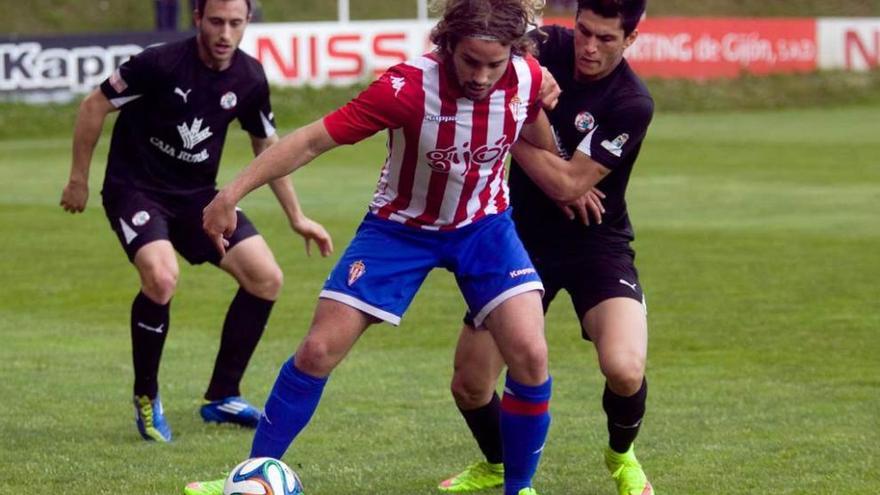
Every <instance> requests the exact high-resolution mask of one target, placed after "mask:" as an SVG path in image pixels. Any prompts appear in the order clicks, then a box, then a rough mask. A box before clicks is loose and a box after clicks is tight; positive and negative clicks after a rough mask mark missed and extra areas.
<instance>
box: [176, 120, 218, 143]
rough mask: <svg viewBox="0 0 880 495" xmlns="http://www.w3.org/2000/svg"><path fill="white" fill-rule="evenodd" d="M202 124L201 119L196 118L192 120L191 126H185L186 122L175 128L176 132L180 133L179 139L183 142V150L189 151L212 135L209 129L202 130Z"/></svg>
mask: <svg viewBox="0 0 880 495" xmlns="http://www.w3.org/2000/svg"><path fill="white" fill-rule="evenodd" d="M202 122H203V119H197V118H196V119H193V123H192V125H191V126H187V125H186V122H184V123H182V124H180V125H178V126H177V132H179V133H180V139H182V140H183V147H184V148H186V149H188V150H191V149H193V148H194V147H195V146H196V145H197V144H199V143H201V142H202V141H204V140H205V139H208V138H209V137H211V136H213V135H214V133H212V132H211V128H210V127H205V128H204V129H202Z"/></svg>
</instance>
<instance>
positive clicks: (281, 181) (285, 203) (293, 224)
mask: <svg viewBox="0 0 880 495" xmlns="http://www.w3.org/2000/svg"><path fill="white" fill-rule="evenodd" d="M278 141H280V138H279V137H278V135H277V134H272V135H271V136H269V137H266V138H259V137H256V136H253V135H252V136H251V148H252V149H253V150H254V156H259V155H260V153H262V152H263V151H265V150H266V149H268V148H269V147H270V146H272V145H273V144H275V143H277V142H278ZM269 187H270V188H272V192H273V193H274V194H275V197H276V198H277V199H278V203H280V204H281V209H283V210H284V214H285V215H286V216H287V221H288V222H289V223H290V228H292V229H293V230H294V232H296V233H297V234H299V235H300V236H302V238H303V239H305V241H306V254H307V255H309V256H311V255H312V241H315V244H317V245H318V250H319V251H320V252H321V256H324V257H326V256H329V255H330V254H332V253H333V239H332V238H331V237H330V233H328V232H327V229H325V228H324V226H323V225H321V224H320V223H318V222H316V221H314V220H312V219H311V218H309V217H307V216H306V215H305V213H303V210H302V206H300V204H299V198H298V197H297V194H296V189H295V188H294V187H293V182H292V181H291V180H290V177H287V176H285V177H279V178H277V179H275V180H273V181H271V182H269Z"/></svg>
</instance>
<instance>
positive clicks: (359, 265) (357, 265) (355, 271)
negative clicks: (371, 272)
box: [348, 260, 367, 287]
mask: <svg viewBox="0 0 880 495" xmlns="http://www.w3.org/2000/svg"><path fill="white" fill-rule="evenodd" d="M365 273H367V265H365V264H364V262H363V261H361V260H357V261H355V262H354V263H352V264H350V265H348V286H349V287H351V286H352V285H354V283H355V282H357V281H358V279H359V278H361V277H363V276H364V274H365Z"/></svg>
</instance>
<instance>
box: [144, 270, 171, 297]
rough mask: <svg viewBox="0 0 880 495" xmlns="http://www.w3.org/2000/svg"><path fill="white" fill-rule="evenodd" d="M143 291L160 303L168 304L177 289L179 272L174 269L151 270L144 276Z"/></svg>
mask: <svg viewBox="0 0 880 495" xmlns="http://www.w3.org/2000/svg"><path fill="white" fill-rule="evenodd" d="M141 290H142V291H143V293H144V294H145V295H146V296H147V297H149V298H150V299H151V300H153V301H154V302H156V303H158V304H167V303H168V301H170V300H171V298H172V297H173V296H174V291H175V290H177V273H176V272H174V271H173V270H167V269H156V270H151V271H150V272H149V273H147V274H146V275H145V276H144V277H143V286H142V287H141Z"/></svg>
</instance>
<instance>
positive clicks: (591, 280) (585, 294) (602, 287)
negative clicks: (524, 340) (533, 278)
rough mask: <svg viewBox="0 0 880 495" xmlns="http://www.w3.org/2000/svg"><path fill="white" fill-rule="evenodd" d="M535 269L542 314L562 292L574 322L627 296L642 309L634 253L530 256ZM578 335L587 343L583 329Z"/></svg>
mask: <svg viewBox="0 0 880 495" xmlns="http://www.w3.org/2000/svg"><path fill="white" fill-rule="evenodd" d="M532 261H533V262H534V263H535V269H536V270H538V274H539V275H541V280H542V281H543V282H544V299H543V301H542V302H543V303H544V312H545V313H546V312H547V310H548V309H549V308H550V303H552V302H553V299H554V298H555V297H556V295H557V294H558V293H559V291H560V290H562V289H565V291H566V292H568V295H569V297H570V298H571V303H572V304H573V305H574V311H575V313H576V314H577V317H578V321H580V322H583V321H584V315H585V314H587V311H589V310H591V309H593V308H594V307H595V306H597V305H598V304H599V303H601V302H602V301H605V300H606V299H611V298H614V297H628V298H630V299H634V300H636V301H638V302H640V303H642V305H643V306H645V294H644V292H642V284H641V283H640V282H639V272H638V270H636V266H635V253H633V252H632V251H631V250H630V251H620V252H618V253H603V254H600V255H580V256H566V257H540V256H538V257H533V258H532ZM581 335H582V336H583V338H585V339H586V340H590V338H589V336H588V335H587V332H586V330H585V329H584V328H581Z"/></svg>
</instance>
